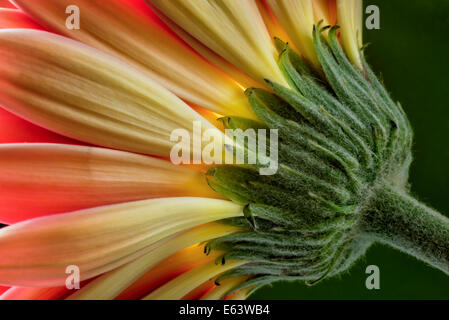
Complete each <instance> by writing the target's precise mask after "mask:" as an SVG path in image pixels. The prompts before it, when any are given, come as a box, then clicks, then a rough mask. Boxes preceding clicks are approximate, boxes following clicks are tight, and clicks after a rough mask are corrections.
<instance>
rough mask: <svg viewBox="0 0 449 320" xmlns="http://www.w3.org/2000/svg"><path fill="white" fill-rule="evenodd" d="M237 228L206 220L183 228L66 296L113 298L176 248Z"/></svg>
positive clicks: (236, 229) (175, 250)
mask: <svg viewBox="0 0 449 320" xmlns="http://www.w3.org/2000/svg"><path fill="white" fill-rule="evenodd" d="M238 231H239V229H238V228H235V227H232V226H228V225H221V224H217V223H209V224H206V225H204V226H200V227H197V228H193V229H191V230H188V231H185V232H183V233H181V234H179V235H176V236H174V237H171V238H167V239H164V240H162V243H156V244H155V248H154V250H151V251H150V252H148V253H147V254H145V255H144V256H142V257H140V258H138V259H136V260H134V261H132V262H130V263H128V264H126V265H124V266H122V267H120V268H117V269H115V270H113V271H110V272H108V273H106V274H104V275H101V276H100V277H98V278H97V279H95V280H93V281H92V282H90V283H89V284H88V285H87V286H86V287H84V288H83V289H81V290H79V291H77V292H76V293H74V294H73V295H72V296H70V297H69V298H70V299H84V300H91V299H114V298H116V297H117V296H118V295H119V294H120V293H121V292H123V291H124V290H125V289H126V288H128V287H129V286H130V285H132V284H133V282H134V281H136V280H138V279H139V278H140V277H141V276H143V275H144V274H145V273H146V272H147V271H148V270H150V269H151V268H152V267H153V266H154V265H155V264H156V263H158V262H160V261H162V260H163V259H165V258H167V257H168V256H170V255H172V254H174V253H176V252H177V251H179V250H181V249H183V248H185V247H188V246H192V245H195V244H196V243H201V242H204V241H208V240H211V239H213V238H217V237H222V236H226V235H229V234H232V233H235V232H238Z"/></svg>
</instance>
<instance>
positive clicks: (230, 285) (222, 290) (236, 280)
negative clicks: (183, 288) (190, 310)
mask: <svg viewBox="0 0 449 320" xmlns="http://www.w3.org/2000/svg"><path fill="white" fill-rule="evenodd" d="M247 279H248V277H247V276H241V277H233V278H228V279H225V280H222V281H220V285H218V286H216V287H215V288H213V289H212V290H210V291H209V292H207V293H206V294H205V295H204V296H202V297H201V299H200V300H220V299H223V297H224V296H225V295H226V294H227V293H228V292H229V291H231V290H232V289H234V288H235V287H237V286H238V285H240V284H241V283H243V282H245V281H246V280H247Z"/></svg>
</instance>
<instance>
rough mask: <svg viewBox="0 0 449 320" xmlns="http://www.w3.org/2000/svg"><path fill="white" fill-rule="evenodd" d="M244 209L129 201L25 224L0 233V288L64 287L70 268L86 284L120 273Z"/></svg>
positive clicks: (208, 202) (200, 202) (212, 203)
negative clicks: (177, 238) (165, 243)
mask: <svg viewBox="0 0 449 320" xmlns="http://www.w3.org/2000/svg"><path fill="white" fill-rule="evenodd" d="M242 210H243V208H242V207H241V206H239V205H236V204H234V203H232V202H230V201H225V200H215V199H206V198H188V197H186V198H162V199H152V200H144V201H136V202H129V203H124V204H118V205H110V206H104V207H98V208H93V209H87V210H82V211H75V212H71V213H67V214H60V215H54V216H47V217H41V218H36V219H32V220H27V221H24V222H20V223H18V224H14V225H11V226H8V227H5V228H2V229H0V283H1V284H4V285H5V284H6V285H14V286H25V287H52V286H61V285H64V284H65V280H66V277H67V274H66V273H65V271H66V268H67V266H71V265H75V266H77V267H78V268H79V270H80V279H81V280H85V279H89V278H92V277H94V276H97V275H99V274H102V273H104V272H107V271H110V270H112V269H114V268H117V267H119V266H121V265H123V264H125V263H127V262H130V261H132V260H134V259H136V258H138V257H140V256H142V255H144V254H145V253H147V252H149V251H150V250H151V245H152V244H154V243H156V242H157V241H160V240H162V239H163V238H166V237H169V236H171V235H173V234H175V233H177V232H180V231H183V230H187V229H189V228H192V227H194V226H197V225H200V224H204V223H207V222H212V221H216V220H221V219H225V218H230V217H236V216H242V215H243V212H242Z"/></svg>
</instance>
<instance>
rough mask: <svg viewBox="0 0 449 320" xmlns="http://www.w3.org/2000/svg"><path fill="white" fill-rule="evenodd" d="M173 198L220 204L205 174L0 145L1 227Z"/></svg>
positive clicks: (148, 160) (48, 147) (73, 149)
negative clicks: (214, 200) (205, 199)
mask: <svg viewBox="0 0 449 320" xmlns="http://www.w3.org/2000/svg"><path fill="white" fill-rule="evenodd" d="M174 196H200V197H216V198H220V196H219V195H218V194H217V193H215V192H214V191H212V189H211V188H210V187H209V186H208V185H207V182H206V179H205V177H204V175H203V174H202V173H200V172H196V171H193V170H189V169H187V168H184V167H179V166H175V165H173V164H172V163H170V162H168V161H164V160H160V159H156V158H152V157H147V156H142V155H136V154H132V153H128V152H122V151H116V150H109V149H104V148H94V147H87V146H73V145H61V144H40V143H33V144H4V145H0V208H2V209H1V210H0V222H4V223H8V224H11V223H14V222H18V221H22V220H25V219H30V218H34V217H38V216H42V215H48V214H54V213H61V212H69V211H74V210H79V209H85V208H89V207H96V206H101V205H106V204H113V203H121V202H127V201H134V200H142V199H149V198H160V197H174Z"/></svg>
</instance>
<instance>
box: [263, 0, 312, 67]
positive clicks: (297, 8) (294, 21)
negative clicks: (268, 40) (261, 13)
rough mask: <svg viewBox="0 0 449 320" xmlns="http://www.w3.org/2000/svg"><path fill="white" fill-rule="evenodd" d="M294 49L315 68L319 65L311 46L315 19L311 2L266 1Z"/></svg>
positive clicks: (292, 0)
mask: <svg viewBox="0 0 449 320" xmlns="http://www.w3.org/2000/svg"><path fill="white" fill-rule="evenodd" d="M267 3H268V4H269V5H270V8H271V10H273V12H274V14H275V15H276V17H277V19H278V20H279V23H280V24H281V25H282V27H283V28H284V29H285V31H286V32H287V34H288V35H289V37H290V38H291V39H292V41H293V43H294V44H295V46H296V48H298V49H299V51H300V52H301V53H302V55H303V56H304V57H305V58H306V59H307V60H308V61H309V62H310V63H311V64H313V65H314V66H315V67H316V68H320V63H319V61H318V57H317V54H316V51H315V46H314V44H313V26H314V24H315V17H314V12H313V5H312V0H267Z"/></svg>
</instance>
